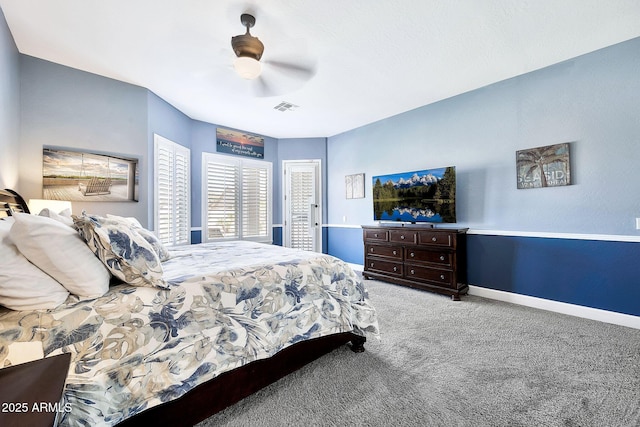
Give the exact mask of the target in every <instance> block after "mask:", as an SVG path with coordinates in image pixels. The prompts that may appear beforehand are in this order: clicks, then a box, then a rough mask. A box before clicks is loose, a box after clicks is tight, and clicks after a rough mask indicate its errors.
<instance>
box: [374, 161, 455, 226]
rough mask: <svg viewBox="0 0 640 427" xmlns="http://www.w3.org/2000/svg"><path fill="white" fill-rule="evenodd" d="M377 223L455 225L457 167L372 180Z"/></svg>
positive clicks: (396, 174) (380, 177) (384, 176)
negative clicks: (453, 223)
mask: <svg viewBox="0 0 640 427" xmlns="http://www.w3.org/2000/svg"><path fill="white" fill-rule="evenodd" d="M373 218H374V220H376V221H402V222H410V223H416V222H432V223H439V222H446V223H452V222H456V168H455V166H449V167H444V168H438V169H425V170H420V171H413V172H404V173H395V174H390V175H380V176H374V177H373Z"/></svg>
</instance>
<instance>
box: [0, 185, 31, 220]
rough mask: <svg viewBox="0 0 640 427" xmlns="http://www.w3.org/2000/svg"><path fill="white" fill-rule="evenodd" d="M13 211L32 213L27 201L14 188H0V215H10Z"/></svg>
mask: <svg viewBox="0 0 640 427" xmlns="http://www.w3.org/2000/svg"><path fill="white" fill-rule="evenodd" d="M13 212H25V213H30V212H29V206H27V202H25V201H24V199H23V198H22V196H20V195H19V194H18V193H16V192H15V191H13V190H9V189H6V190H0V217H3V216H10V215H11V214H12V213H13Z"/></svg>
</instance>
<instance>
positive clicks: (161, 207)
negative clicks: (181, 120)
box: [153, 135, 191, 245]
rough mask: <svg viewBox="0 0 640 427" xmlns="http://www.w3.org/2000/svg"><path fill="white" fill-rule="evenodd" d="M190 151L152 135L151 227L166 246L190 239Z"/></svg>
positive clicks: (182, 243)
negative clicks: (153, 183) (153, 220)
mask: <svg viewBox="0 0 640 427" xmlns="http://www.w3.org/2000/svg"><path fill="white" fill-rule="evenodd" d="M190 156H191V152H190V150H189V149H188V148H186V147H183V146H182V145H179V144H176V143H175V142H172V141H169V140H168V139H166V138H163V137H161V136H160V135H154V159H155V164H154V169H153V170H154V182H155V194H154V196H155V197H154V200H155V206H154V215H155V229H156V233H157V234H158V237H159V238H160V241H162V242H163V243H165V244H168V245H184V244H189V243H190V242H191V200H190V194H191V171H190V162H189V159H190Z"/></svg>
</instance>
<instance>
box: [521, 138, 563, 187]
mask: <svg viewBox="0 0 640 427" xmlns="http://www.w3.org/2000/svg"><path fill="white" fill-rule="evenodd" d="M516 167H517V176H518V188H519V189H520V188H541V187H556V186H560V185H570V184H571V166H570V161H569V143H568V142H566V143H563V144H555V145H547V146H544V147H537V148H529V149H526V150H520V151H516Z"/></svg>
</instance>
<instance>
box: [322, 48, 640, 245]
mask: <svg viewBox="0 0 640 427" xmlns="http://www.w3.org/2000/svg"><path fill="white" fill-rule="evenodd" d="M639 52H640V39H635V40H631V41H629V42H626V43H621V44H619V45H616V46H613V47H610V48H607V49H603V50H601V51H597V52H594V53H591V54H588V55H585V56H582V57H579V58H575V59H573V60H571V61H567V62H564V63H561V64H558V65H555V66H552V67H548V68H545V69H542V70H539V71H536V72H533V73H529V74H526V75H524V76H521V77H517V78H514V79H510V80H508V81H504V82H502V83H498V84H494V85H491V86H488V87H485V88H483V89H480V90H476V91H473V92H470V93H466V94H463V95H460V96H457V97H454V98H450V99H447V100H444V101H442V102H438V103H435V104H432V105H428V106H425V107H422V108H419V109H416V110H413V111H410V112H407V113H405V114H401V115H398V116H395V117H392V118H389V119H387V120H382V121H379V122H376V123H373V124H370V125H368V126H364V127H361V128H358V129H354V130H352V131H349V132H346V133H343V134H340V135H336V136H333V137H330V138H329V139H328V176H329V185H328V191H329V193H328V200H329V223H331V224H348V225H360V224H370V223H372V222H373V212H372V200H371V197H372V192H371V177H372V176H373V175H379V174H386V173H392V172H403V171H411V170H416V169H426V168H431V167H441V166H450V165H454V166H456V168H457V182H458V186H457V188H458V197H457V213H458V223H459V225H461V226H469V227H472V228H474V229H499V230H517V231H544V232H563V233H589V234H593V233H595V234H616V235H633V236H640V231H638V230H636V229H635V218H636V217H640V197H638V194H640V167H638V165H639V164H640V149H639V148H638V136H639V135H640V102H639V100H640V77H639V76H640V54H639ZM563 142H570V143H571V150H572V153H571V174H572V181H573V185H570V186H566V187H555V188H543V189H530V190H518V189H516V172H515V153H516V151H517V150H520V149H524V148H531V147H539V146H544V145H551V144H557V143H563ZM359 172H364V173H365V174H366V183H367V187H366V198H365V199H352V200H346V199H345V197H344V190H343V189H344V176H345V175H347V174H351V173H359ZM345 215H346V216H347V219H346V221H343V216H345Z"/></svg>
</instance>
